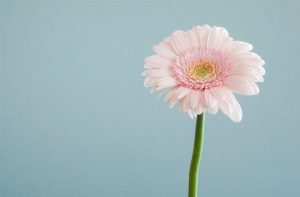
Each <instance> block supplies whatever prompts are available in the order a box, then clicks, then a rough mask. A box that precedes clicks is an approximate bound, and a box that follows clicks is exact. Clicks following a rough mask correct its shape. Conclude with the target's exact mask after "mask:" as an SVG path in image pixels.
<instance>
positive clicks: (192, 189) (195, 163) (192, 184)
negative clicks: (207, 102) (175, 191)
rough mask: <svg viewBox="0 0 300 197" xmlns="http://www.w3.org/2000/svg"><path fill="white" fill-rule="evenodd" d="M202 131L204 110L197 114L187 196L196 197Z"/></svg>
mask: <svg viewBox="0 0 300 197" xmlns="http://www.w3.org/2000/svg"><path fill="white" fill-rule="evenodd" d="M203 131H204V112H203V113H202V114H200V115H197V120H196V131H195V141H194V150H193V156H192V161H191V166H190V176H189V197H197V187H198V171H199V165H200V160H201V152H202V146H203Z"/></svg>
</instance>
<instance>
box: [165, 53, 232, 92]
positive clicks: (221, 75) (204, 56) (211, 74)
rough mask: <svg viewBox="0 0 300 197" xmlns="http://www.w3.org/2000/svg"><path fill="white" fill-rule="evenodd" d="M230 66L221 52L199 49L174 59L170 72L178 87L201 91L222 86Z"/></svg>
mask: <svg viewBox="0 0 300 197" xmlns="http://www.w3.org/2000/svg"><path fill="white" fill-rule="evenodd" d="M231 66H232V63H231V61H230V59H229V57H228V56H227V55H226V54H225V53H223V52H222V51H219V50H216V49H210V48H204V47H199V48H194V49H190V50H187V51H186V52H185V53H184V54H183V55H180V56H178V57H176V59H175V60H174V62H173V65H172V66H171V72H172V75H173V76H174V77H175V79H176V80H177V82H178V85H180V86H183V87H187V88H190V89H194V90H200V91H202V90H204V89H208V88H211V87H216V86H219V85H222V84H223V81H224V79H225V78H226V77H227V75H228V71H229V70H230V68H231Z"/></svg>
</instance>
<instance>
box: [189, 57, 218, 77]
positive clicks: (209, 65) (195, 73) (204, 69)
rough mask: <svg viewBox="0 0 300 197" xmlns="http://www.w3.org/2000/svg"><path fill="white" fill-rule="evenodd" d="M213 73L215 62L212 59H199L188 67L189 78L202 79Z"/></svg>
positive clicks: (214, 71)
mask: <svg viewBox="0 0 300 197" xmlns="http://www.w3.org/2000/svg"><path fill="white" fill-rule="evenodd" d="M215 73H216V69H215V64H214V63H213V62H212V61H200V62H196V63H194V64H193V65H192V66H191V67H190V69H189V72H188V75H189V77H190V78H191V79H194V80H203V79H205V78H208V77H210V76H211V75H212V74H213V75H214V74H215Z"/></svg>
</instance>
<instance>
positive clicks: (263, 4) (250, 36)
mask: <svg viewBox="0 0 300 197" xmlns="http://www.w3.org/2000/svg"><path fill="white" fill-rule="evenodd" d="M0 5H1V10H0V14H1V32H0V33H1V57H0V60H1V102H2V103H1V104H2V105H1V155H0V161H1V163H0V165H1V174H0V180H1V182H0V185H1V197H77V196H78V197H82V196H86V197H96V196H97V197H99V196H100V197H117V196H120V197H141V196H143V197H171V196H172V197H185V196H187V186H188V170H189V162H190V157H191V152H192V143H193V138H194V120H191V119H189V118H188V117H187V116H186V115H184V114H182V113H180V112H179V110H178V109H177V108H176V109H173V110H170V109H168V107H167V105H166V104H165V103H164V101H163V100H162V99H160V100H155V99H154V97H155V96H154V95H150V94H149V93H148V90H147V89H145V88H144V87H143V77H141V75H140V74H141V73H142V71H143V61H144V58H145V57H146V56H148V55H151V54H152V51H151V46H152V45H154V44H156V43H158V42H159V41H160V40H161V39H163V38H164V37H166V36H168V35H169V34H170V33H171V32H172V31H174V30H176V29H182V30H188V29H189V28H191V27H192V26H194V25H197V24H204V23H208V24H211V25H219V26H225V27H226V28H227V29H228V30H229V32H230V34H231V36H232V37H233V38H235V39H238V40H243V41H247V42H250V43H252V44H253V45H254V50H255V52H257V53H258V54H260V55H261V56H262V57H263V58H264V59H265V61H266V65H265V67H266V71H267V74H266V76H265V83H263V84H261V85H260V87H261V94H260V95H259V96H255V97H238V99H239V101H240V103H241V105H242V107H243V110H244V119H243V121H242V122H241V123H239V124H236V123H233V122H231V121H230V120H229V119H228V118H227V117H225V116H224V115H223V114H222V113H219V114H218V115H216V116H211V115H208V116H207V124H206V133H205V144H204V146H205V149H204V156H203V160H202V161H203V162H202V166H201V172H200V180H199V187H200V188H199V190H200V195H199V196H200V197H254V196H255V197H282V196H284V197H296V196H300V187H299V184H300V167H299V166H300V129H299V122H300V118H299V113H300V105H299V98H300V94H299V90H300V88H299V79H300V78H299V73H300V55H299V54H300V50H299V47H300V37H299V36H300V33H299V32H300V22H299V19H300V12H299V9H300V4H299V3H297V2H294V3H293V2H290V1H289V2H288V1H282V2H279V1H278V2H272V1H256V2H250V1H248V2H245V1H244V2H243V3H241V2H240V1H219V2H211V3H196V2H190V3H183V2H177V3H166V2H165V3H163V2H145V3H138V2H119V3H109V2H106V3H105V2H102V3H101V2H95V1H94V2H92V1H90V2H84V1H82V2H71V1H65V2H58V1H52V2H50V1H49V2H45V1H44V2H37V1H30V2H29V1H27V2H26V1H20V2H11V1H10V2H8V1H1V4H0Z"/></svg>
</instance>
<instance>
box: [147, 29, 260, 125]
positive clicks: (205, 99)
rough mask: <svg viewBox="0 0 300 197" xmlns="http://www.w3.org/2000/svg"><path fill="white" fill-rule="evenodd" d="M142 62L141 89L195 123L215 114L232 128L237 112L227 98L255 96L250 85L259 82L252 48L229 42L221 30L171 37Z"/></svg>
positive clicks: (238, 116)
mask: <svg viewBox="0 0 300 197" xmlns="http://www.w3.org/2000/svg"><path fill="white" fill-rule="evenodd" d="M153 50H154V51H155V53H156V54H155V55H153V56H149V57H147V58H146V59H145V71H144V73H143V75H144V76H145V77H146V79H145V86H146V87H149V88H151V90H152V91H161V90H163V89H165V91H164V92H163V93H165V100H166V101H167V103H168V104H169V106H170V107H173V106H174V105H175V104H176V103H178V104H179V107H180V109H181V111H183V112H185V113H188V114H189V115H190V116H191V117H196V116H197V115H199V114H202V113H203V112H204V111H207V112H209V113H211V114H215V113H217V112H218V109H221V110H222V111H223V112H224V113H225V114H226V115H227V116H229V117H230V119H231V120H233V121H234V122H239V121H241V119H242V109H241V106H240V104H239V103H238V101H237V100H236V98H235V96H234V94H233V93H237V94H242V95H256V94H258V93H259V88H258V86H257V85H256V82H262V81H263V75H264V74H265V70H264V68H263V65H264V61H263V60H262V59H261V58H260V57H259V56H258V55H257V54H255V53H253V52H251V50H252V45H251V44H248V43H246V42H241V41H234V40H233V39H232V38H231V37H229V34H228V32H227V30H226V29H225V28H223V27H210V26H208V25H203V26H196V27H193V28H192V29H191V30H189V31H187V32H185V31H175V32H174V33H172V34H171V36H170V37H167V38H165V39H164V40H163V41H162V42H161V43H159V44H158V45H155V46H154V47H153Z"/></svg>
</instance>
